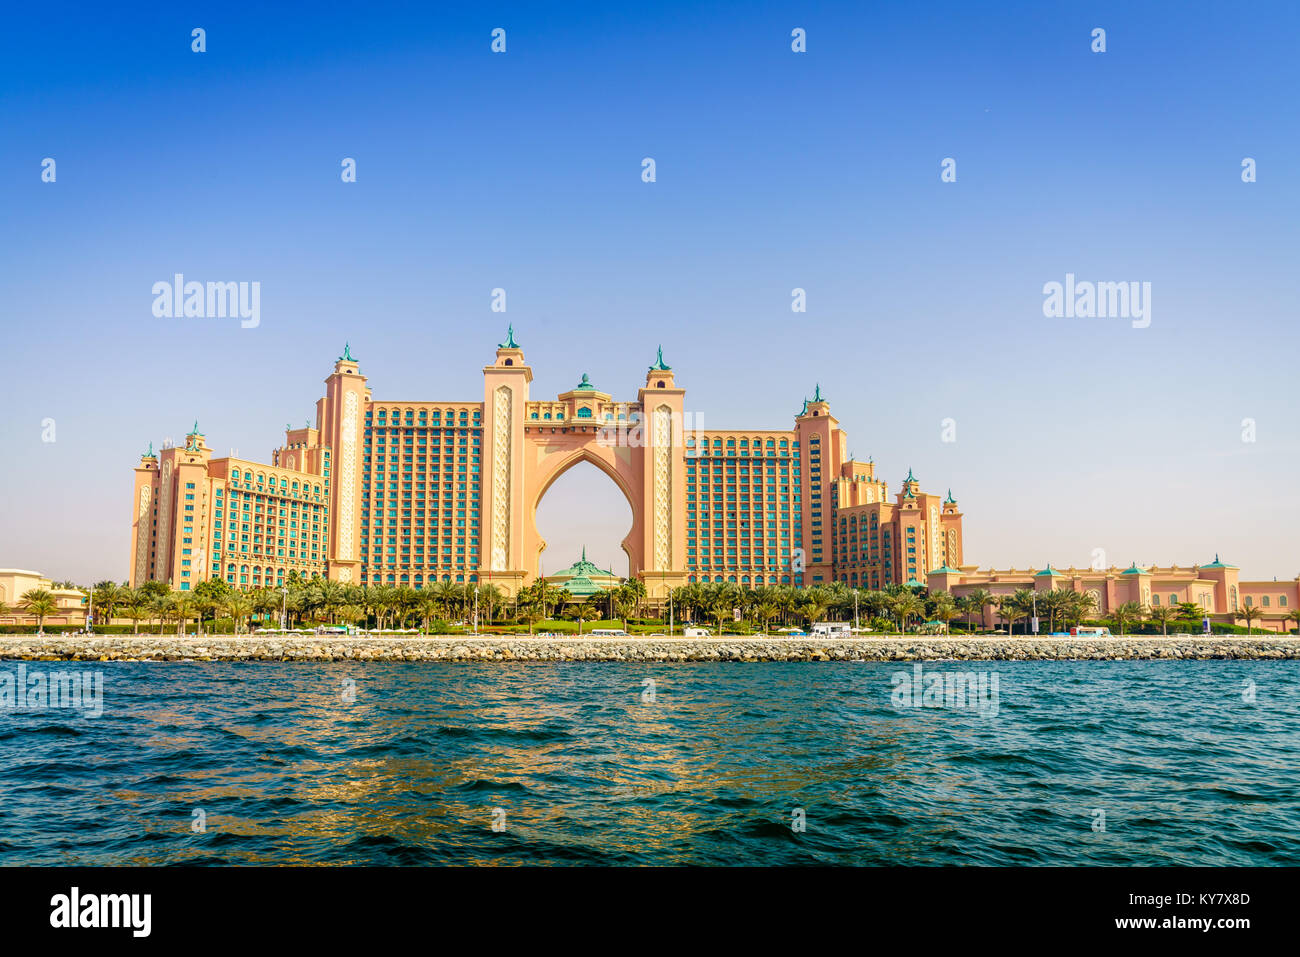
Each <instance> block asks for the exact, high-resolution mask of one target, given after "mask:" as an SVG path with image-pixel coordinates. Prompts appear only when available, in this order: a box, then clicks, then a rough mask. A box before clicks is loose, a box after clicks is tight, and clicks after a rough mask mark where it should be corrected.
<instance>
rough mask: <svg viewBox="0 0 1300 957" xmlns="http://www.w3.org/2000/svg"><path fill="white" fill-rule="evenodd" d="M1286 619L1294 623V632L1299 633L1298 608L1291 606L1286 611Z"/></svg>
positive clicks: (1299, 611)
mask: <svg viewBox="0 0 1300 957" xmlns="http://www.w3.org/2000/svg"><path fill="white" fill-rule="evenodd" d="M1286 617H1287V619H1289V620H1291V621H1294V622H1295V623H1296V633H1297V634H1300V608H1293V609H1291V611H1290V612H1288V613H1287V616H1286Z"/></svg>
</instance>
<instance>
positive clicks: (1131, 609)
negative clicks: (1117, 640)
mask: <svg viewBox="0 0 1300 957" xmlns="http://www.w3.org/2000/svg"><path fill="white" fill-rule="evenodd" d="M1144 611H1145V609H1144V608H1143V607H1142V604H1141V603H1140V602H1136V601H1126V602H1124V603H1123V604H1122V605H1117V606H1116V607H1115V608H1114V609H1112V611H1111V613H1110V617H1111V620H1113V621H1114V622H1115V624H1116V625H1117V626H1118V627H1119V633H1120V634H1121V635H1123V634H1125V630H1124V628H1125V626H1126V625H1127V624H1128V623H1129V622H1131V621H1141V620H1142V616H1143V613H1144Z"/></svg>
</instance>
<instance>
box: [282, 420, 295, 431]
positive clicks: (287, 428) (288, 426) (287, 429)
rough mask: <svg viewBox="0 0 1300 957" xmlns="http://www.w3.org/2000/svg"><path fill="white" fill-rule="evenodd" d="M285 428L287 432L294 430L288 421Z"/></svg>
mask: <svg viewBox="0 0 1300 957" xmlns="http://www.w3.org/2000/svg"><path fill="white" fill-rule="evenodd" d="M284 430H285V431H286V432H292V431H293V426H292V425H290V424H289V423H288V422H286V423H284Z"/></svg>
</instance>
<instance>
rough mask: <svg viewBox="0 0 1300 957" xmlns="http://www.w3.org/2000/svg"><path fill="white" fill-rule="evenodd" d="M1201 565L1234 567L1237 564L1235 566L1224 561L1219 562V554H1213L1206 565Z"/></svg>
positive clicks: (1206, 566) (1207, 566) (1205, 566)
mask: <svg viewBox="0 0 1300 957" xmlns="http://www.w3.org/2000/svg"><path fill="white" fill-rule="evenodd" d="M1201 567H1202V568H1236V567H1237V566H1236V565H1229V564H1228V563H1226V562H1221V561H1219V556H1218V554H1215V556H1214V561H1212V562H1210V564H1208V565H1202V566H1201Z"/></svg>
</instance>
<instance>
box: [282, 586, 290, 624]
mask: <svg viewBox="0 0 1300 957" xmlns="http://www.w3.org/2000/svg"><path fill="white" fill-rule="evenodd" d="M280 630H281V631H288V630H289V586H288V585H281V586H280Z"/></svg>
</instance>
